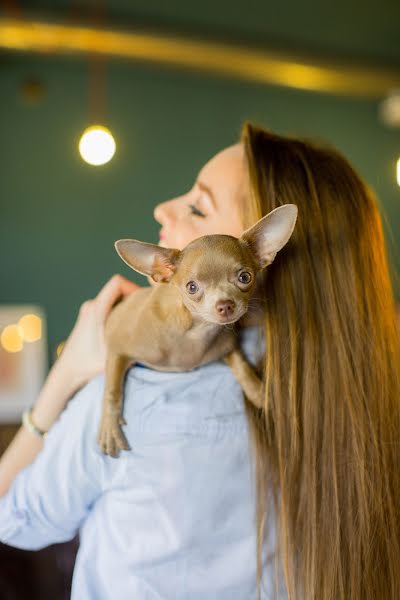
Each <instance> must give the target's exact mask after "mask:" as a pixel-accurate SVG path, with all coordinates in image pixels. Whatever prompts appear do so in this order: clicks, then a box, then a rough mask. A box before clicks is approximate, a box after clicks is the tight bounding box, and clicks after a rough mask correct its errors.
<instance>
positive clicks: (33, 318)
mask: <svg viewBox="0 0 400 600" xmlns="http://www.w3.org/2000/svg"><path fill="white" fill-rule="evenodd" d="M18 326H19V327H20V328H21V334H22V337H23V339H24V341H25V342H36V341H37V340H40V338H41V337H42V319H41V318H40V317H38V316H37V315H32V314H29V315H24V316H23V317H21V318H20V320H19V321H18Z"/></svg>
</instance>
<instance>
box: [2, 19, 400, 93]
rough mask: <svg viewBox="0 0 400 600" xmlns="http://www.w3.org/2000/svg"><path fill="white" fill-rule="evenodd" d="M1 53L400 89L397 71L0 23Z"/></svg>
mask: <svg viewBox="0 0 400 600" xmlns="http://www.w3.org/2000/svg"><path fill="white" fill-rule="evenodd" d="M0 48H3V49H7V50H20V51H29V52H42V53H48V54H71V53H78V54H86V53H98V54H104V55H107V56H115V57H118V58H126V59H133V60H139V61H149V62H152V63H158V64H165V65H172V66H178V67H186V68H190V69H195V70H201V71H205V72H209V73H214V74H219V75H225V76H230V77H234V78H238V79H241V80H248V81H254V82H258V83H264V84H269V85H279V86H285V87H289V88H295V89H302V90H308V91H314V92H324V93H331V94H338V95H346V96H361V97H370V98H379V97H383V96H386V94H387V93H388V92H389V91H391V90H392V89H394V88H399V87H400V71H398V70H395V69H392V68H377V67H372V66H367V65H354V64H352V65H351V64H348V65H346V64H337V63H334V62H332V61H330V62H326V61H325V62H322V61H319V60H318V59H307V60H306V59H300V58H299V57H298V58H295V57H293V56H288V55H286V54H283V53H278V52H275V51H268V50H255V49H250V48H246V47H245V46H239V45H233V44H228V43H217V42H210V41H206V40H203V41H200V40H197V41H196V40H193V39H190V38H183V37H177V36H174V37H173V36H168V35H165V34H159V33H144V32H142V31H141V32H135V31H129V32H127V31H118V30H110V29H95V28H91V27H83V26H78V25H59V24H55V23H45V22H39V21H30V20H15V19H6V18H0Z"/></svg>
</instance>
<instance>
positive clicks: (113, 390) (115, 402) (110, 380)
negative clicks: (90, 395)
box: [97, 352, 132, 457]
mask: <svg viewBox="0 0 400 600" xmlns="http://www.w3.org/2000/svg"><path fill="white" fill-rule="evenodd" d="M130 364H132V358H130V357H129V356H122V355H120V354H114V353H111V352H108V354H107V359H106V368H105V383H104V396H103V406H102V415H101V422H100V429H99V433H98V437H97V442H98V444H99V446H100V448H101V450H102V451H103V453H104V454H109V455H110V456H114V457H117V456H119V452H120V450H130V449H131V448H130V446H129V444H128V441H127V439H126V437H125V434H124V432H123V431H122V429H121V425H126V421H125V419H124V418H123V416H122V400H123V385H124V376H125V372H126V370H127V368H128V366H129V365H130Z"/></svg>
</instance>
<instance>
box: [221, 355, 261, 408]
mask: <svg viewBox="0 0 400 600" xmlns="http://www.w3.org/2000/svg"><path fill="white" fill-rule="evenodd" d="M223 360H224V362H225V363H226V364H227V365H228V366H229V367H230V368H231V369H232V372H233V374H234V376H235V379H236V380H237V381H238V383H240V385H241V386H242V388H243V391H244V393H245V396H246V398H247V400H249V401H250V402H251V403H252V404H254V406H256V407H257V408H262V406H263V403H264V398H263V382H262V380H261V379H260V378H259V377H258V376H257V375H256V373H255V371H254V369H253V367H252V366H251V365H250V364H249V363H248V362H247V360H246V358H245V357H244V356H243V354H242V352H241V351H240V350H239V349H237V348H236V349H235V350H233V351H232V352H229V354H226V355H225V356H224V358H223Z"/></svg>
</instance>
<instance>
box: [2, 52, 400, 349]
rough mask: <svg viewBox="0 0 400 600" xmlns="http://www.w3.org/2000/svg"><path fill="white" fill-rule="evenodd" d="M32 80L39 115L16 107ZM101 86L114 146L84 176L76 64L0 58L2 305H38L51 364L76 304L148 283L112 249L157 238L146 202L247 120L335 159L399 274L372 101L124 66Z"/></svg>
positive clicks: (395, 147)
mask: <svg viewBox="0 0 400 600" xmlns="http://www.w3.org/2000/svg"><path fill="white" fill-rule="evenodd" d="M32 76H35V77H38V78H39V79H41V80H42V81H43V82H44V84H45V85H46V88H47V95H46V97H45V99H44V100H43V102H42V103H41V104H39V105H38V106H26V105H24V104H23V103H22V102H21V99H20V94H19V89H20V86H21V83H22V82H23V81H24V80H25V79H26V78H28V77H32ZM107 88H108V90H107V109H108V117H109V124H110V126H111V128H112V130H113V132H114V133H115V137H116V139H117V144H118V149H117V154H116V156H115V158H114V160H113V161H111V163H109V164H108V165H106V166H104V167H100V168H94V167H90V166H88V165H86V164H85V163H83V162H82V160H81V159H80V158H79V156H78V153H77V141H78V139H79V135H80V133H81V132H82V131H83V129H84V128H85V127H86V126H87V125H88V124H89V120H88V108H87V63H86V62H83V61H81V60H80V59H63V60H60V59H55V58H50V57H45V56H25V55H12V56H11V55H10V56H4V55H3V59H2V62H1V63H0V132H1V135H0V156H1V163H0V164H1V171H0V206H1V211H0V248H1V260H0V281H1V287H0V303H38V304H40V305H42V306H43V307H44V309H45V311H46V313H47V317H48V335H49V354H50V356H53V353H54V350H55V347H56V345H57V343H58V342H59V341H61V340H63V339H65V338H66V337H67V335H68V334H69V332H70V330H71V328H72V326H73V324H74V322H75V318H76V315H77V311H78V309H79V306H80V304H81V303H82V302H83V301H84V300H85V299H87V298H91V297H93V296H95V295H96V293H97V292H98V290H99V289H100V287H101V286H102V285H103V284H104V283H105V281H106V280H107V279H108V278H109V277H110V276H111V275H112V274H113V273H116V272H119V273H122V274H123V275H125V276H127V277H129V278H131V279H132V280H134V281H136V282H137V283H140V284H142V285H147V282H146V280H145V279H144V278H143V277H141V276H140V275H137V274H135V273H134V272H133V271H132V270H130V269H129V268H128V267H127V266H126V265H125V264H124V263H123V262H122V261H121V260H120V259H119V257H118V255H117V254H116V252H115V250H114V247H113V242H114V241H115V240H116V239H119V238H124V237H133V238H138V239H143V240H146V241H149V242H154V243H157V241H158V231H159V225H158V224H157V223H156V222H155V221H153V217H152V213H153V208H154V206H155V205H156V204H157V203H158V202H160V201H162V200H164V199H168V198H169V197H172V196H174V195H177V194H180V193H182V192H184V191H186V190H187V189H188V188H189V187H191V185H192V183H193V179H194V178H195V176H196V174H197V173H198V171H199V170H200V168H201V167H202V165H203V164H204V163H205V162H206V161H207V160H208V159H209V158H210V157H211V156H212V155H213V154H215V153H216V152H218V151H219V150H220V149H222V148H223V147H224V146H227V145H229V144H231V143H234V142H235V141H236V140H237V136H238V133H239V131H240V126H241V123H242V121H243V120H244V119H246V118H249V119H252V120H254V121H256V122H258V123H260V124H262V125H265V126H267V127H268V128H271V129H274V130H275V131H277V132H279V133H290V134H301V135H303V134H305V135H307V136H311V137H315V138H317V139H320V140H326V141H328V142H330V143H332V144H334V145H336V146H337V147H338V148H339V149H340V150H341V151H342V152H344V153H345V155H346V156H347V157H348V158H349V159H350V160H351V162H352V163H353V165H354V166H355V167H356V168H357V169H358V170H359V172H360V173H361V175H362V176H363V177H364V178H365V179H366V180H367V181H368V182H369V183H370V184H371V185H372V186H373V187H374V188H375V190H376V191H377V193H378V195H379V198H380V202H381V210H382V213H383V215H384V219H385V231H386V235H387V240H388V246H389V252H390V256H391V258H392V261H393V263H394V269H393V272H394V271H398V270H399V268H400V252H399V245H400V236H399V231H400V188H399V187H398V186H397V184H396V180H395V161H396V159H397V157H398V156H400V135H399V132H398V131H397V132H396V131H395V130H388V129H385V128H384V127H383V126H382V125H381V124H380V123H379V121H378V118H377V104H376V102H374V101H369V100H368V101H364V100H354V99H343V98H335V97H331V96H324V95H317V94H310V93H307V92H295V91H289V90H286V89H278V88H271V87H267V86H263V85H257V84H251V83H248V82H238V81H234V80H229V79H220V78H217V77H211V76H205V75H199V74H197V75H196V74H193V73H189V72H185V71H178V70H170V71H169V70H161V69H158V68H155V67H147V66H143V65H136V64H132V63H126V62H125V63H119V62H109V63H108V65H107ZM399 293H400V291H399V289H396V294H397V296H399Z"/></svg>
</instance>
